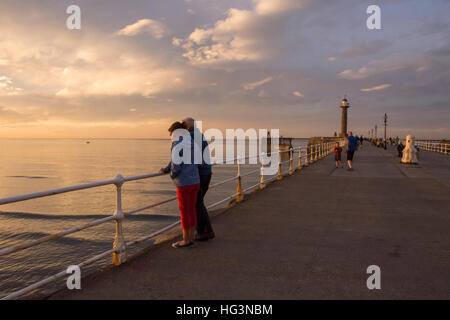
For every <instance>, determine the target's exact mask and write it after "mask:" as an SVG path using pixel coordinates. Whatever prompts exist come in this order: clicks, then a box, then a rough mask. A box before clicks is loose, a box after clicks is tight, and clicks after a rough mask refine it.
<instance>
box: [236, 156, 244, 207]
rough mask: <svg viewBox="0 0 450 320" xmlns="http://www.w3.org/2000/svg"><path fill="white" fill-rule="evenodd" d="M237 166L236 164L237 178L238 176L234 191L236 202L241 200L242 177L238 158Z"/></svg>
mask: <svg viewBox="0 0 450 320" xmlns="http://www.w3.org/2000/svg"><path fill="white" fill-rule="evenodd" d="M237 166H238V174H237V178H238V185H237V191H236V193H237V196H236V202H238V203H239V202H242V199H243V198H242V181H241V180H242V178H241V164H240V163H239V160H238V164H237Z"/></svg>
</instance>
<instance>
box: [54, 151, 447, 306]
mask: <svg viewBox="0 0 450 320" xmlns="http://www.w3.org/2000/svg"><path fill="white" fill-rule="evenodd" d="M306 158H308V157H306ZM344 158H345V157H344ZM291 159H292V156H291ZM311 159H313V157H311ZM343 160H344V159H343ZM449 160H450V158H449V156H448V155H446V154H442V153H437V152H430V151H420V163H419V165H401V164H400V159H399V158H398V157H397V151H396V150H395V148H394V147H389V148H388V150H384V149H382V148H376V147H374V146H373V145H371V144H369V143H365V144H364V146H363V148H362V149H360V150H359V151H358V152H357V153H356V155H355V161H354V171H351V172H348V171H346V170H345V169H341V168H339V169H336V168H335V166H334V161H333V158H332V155H327V156H325V154H324V158H323V160H322V161H317V162H315V163H313V164H310V165H309V166H308V167H304V168H303V169H301V170H297V171H296V172H295V173H293V174H292V175H289V176H284V177H282V179H278V180H277V181H274V182H272V183H270V184H268V185H267V187H266V188H264V189H263V190H258V191H255V192H253V193H251V194H249V195H245V197H244V199H243V201H242V202H241V203H238V204H236V205H234V206H232V207H230V208H229V209H227V210H225V211H223V212H221V213H220V214H218V215H216V216H214V218H213V220H212V222H213V224H214V228H215V231H216V236H217V237H216V239H214V240H212V241H208V242H206V243H197V244H196V247H195V248H193V249H182V250H176V249H173V248H171V247H170V241H171V240H170V239H169V240H168V241H165V242H164V241H163V242H161V243H159V244H157V245H155V246H152V247H150V248H149V249H147V250H146V251H145V252H143V253H141V254H140V255H138V256H136V257H133V258H131V259H128V261H126V262H125V263H123V264H121V265H120V266H118V267H111V268H109V269H108V270H103V271H102V272H97V273H94V274H92V275H90V276H88V277H86V278H83V281H82V289H81V290H72V291H69V290H68V289H63V290H61V291H59V292H57V293H56V294H53V295H51V296H50V297H49V299H432V298H440V299H442V298H446V299H449V298H450V292H449V290H448V288H450V278H449V277H448V275H449V274H450V260H449V253H450V233H449V230H450V215H449V213H450V211H449V208H450V161H449ZM291 163H292V161H291ZM370 265H377V266H379V267H380V269H381V289H380V290H369V289H368V288H367V286H366V280H367V278H368V277H369V274H367V272H366V271H367V267H368V266H370Z"/></svg>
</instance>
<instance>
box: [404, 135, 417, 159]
mask: <svg viewBox="0 0 450 320" xmlns="http://www.w3.org/2000/svg"><path fill="white" fill-rule="evenodd" d="M418 162H419V161H418V159H417V150H416V148H415V146H414V138H413V137H412V136H410V135H409V136H407V137H406V146H405V149H403V157H402V163H414V164H416V163H418Z"/></svg>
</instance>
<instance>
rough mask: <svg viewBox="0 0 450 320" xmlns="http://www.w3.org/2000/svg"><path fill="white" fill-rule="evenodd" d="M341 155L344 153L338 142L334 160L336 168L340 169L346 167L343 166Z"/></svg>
mask: <svg viewBox="0 0 450 320" xmlns="http://www.w3.org/2000/svg"><path fill="white" fill-rule="evenodd" d="M341 153H342V148H341V146H340V145H339V142H336V144H335V146H334V160H335V161H336V168H339V166H341V168H343V167H344V165H343V164H342V160H341Z"/></svg>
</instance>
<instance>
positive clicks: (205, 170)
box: [182, 118, 215, 241]
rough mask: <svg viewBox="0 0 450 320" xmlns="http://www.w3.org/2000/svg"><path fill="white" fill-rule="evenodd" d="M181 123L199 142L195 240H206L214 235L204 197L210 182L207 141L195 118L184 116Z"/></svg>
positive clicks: (210, 172) (210, 171)
mask: <svg viewBox="0 0 450 320" xmlns="http://www.w3.org/2000/svg"><path fill="white" fill-rule="evenodd" d="M182 123H183V125H184V126H185V127H186V129H187V130H188V131H189V133H190V134H191V137H192V139H193V140H194V141H195V140H196V139H195V138H197V140H198V141H195V143H198V144H199V147H200V144H201V151H202V163H201V164H200V165H199V166H198V173H199V176H200V190H199V192H198V194H197V205H196V211H197V236H196V237H195V240H197V241H208V240H210V239H213V238H214V237H215V234H214V230H213V228H212V226H211V221H210V218H209V214H208V210H207V209H206V206H205V203H204V199H205V195H206V192H208V188H209V184H210V182H211V177H212V170H211V161H210V153H209V147H208V142H207V141H206V139H205V137H204V136H203V134H202V133H201V132H200V130H198V129H197V128H196V127H195V120H194V119H193V118H186V119H184V120H183V121H182Z"/></svg>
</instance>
